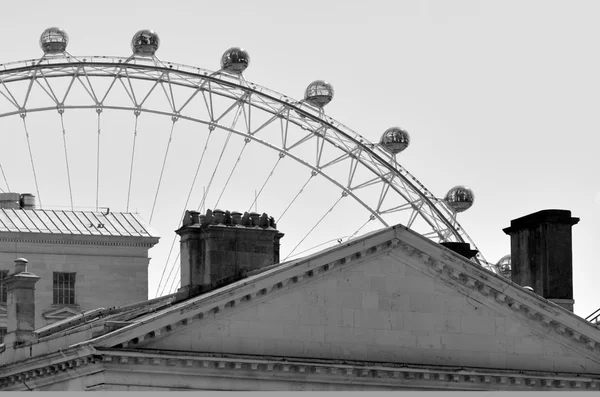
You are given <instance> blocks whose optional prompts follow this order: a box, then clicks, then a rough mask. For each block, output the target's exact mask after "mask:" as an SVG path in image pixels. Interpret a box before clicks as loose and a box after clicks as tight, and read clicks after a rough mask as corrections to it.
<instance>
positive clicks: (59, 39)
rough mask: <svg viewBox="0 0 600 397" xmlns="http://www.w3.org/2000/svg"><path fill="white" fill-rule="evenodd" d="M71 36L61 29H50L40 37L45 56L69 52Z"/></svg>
mask: <svg viewBox="0 0 600 397" xmlns="http://www.w3.org/2000/svg"><path fill="white" fill-rule="evenodd" d="M67 44H69V35H68V34H67V32H65V31H64V30H62V29H60V28H48V29H46V30H44V31H43V32H42V35H41V36H40V47H41V48H42V51H44V54H58V53H61V52H65V51H66V50H67Z"/></svg>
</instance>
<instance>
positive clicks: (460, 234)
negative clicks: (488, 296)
mask: <svg viewBox="0 0 600 397" xmlns="http://www.w3.org/2000/svg"><path fill="white" fill-rule="evenodd" d="M80 59H82V60H80ZM65 60H67V62H64V61H65ZM12 66H15V67H12ZM74 66H76V67H77V70H80V69H85V68H86V67H90V68H91V69H94V68H96V69H98V68H99V67H109V68H115V70H117V69H118V70H122V69H134V70H142V71H148V70H151V71H155V72H157V71H159V72H163V75H164V74H170V73H179V74H184V75H186V76H189V77H193V78H200V79H203V80H204V81H211V82H215V83H217V84H221V85H225V86H229V87H231V88H234V89H238V90H241V91H244V92H249V93H250V94H251V95H257V96H260V97H265V98H268V99H269V100H271V101H274V102H276V103H278V104H279V105H280V106H282V108H285V109H288V110H291V111H294V112H296V113H297V114H299V115H300V116H301V117H305V118H309V119H311V120H312V121H314V122H316V123H318V124H320V125H323V126H326V127H327V128H329V129H332V130H334V131H336V133H338V134H341V135H343V136H344V137H345V138H347V139H349V140H350V141H352V142H353V143H354V144H355V145H356V147H360V150H361V152H362V151H365V152H366V153H367V154H368V155H369V156H370V157H372V159H373V160H374V161H375V162H376V163H378V164H380V165H382V166H383V167H384V168H385V169H387V170H388V172H389V175H391V176H392V178H391V179H392V180H393V179H394V178H396V177H398V178H400V179H401V180H402V181H403V182H404V183H405V184H407V185H408V187H409V188H410V190H411V191H412V192H415V193H416V194H417V195H418V196H419V197H420V199H421V200H422V204H425V205H426V206H427V207H428V208H429V209H431V210H432V211H433V214H434V215H437V218H438V219H439V220H441V221H442V222H443V224H444V226H445V227H446V229H445V230H444V231H445V232H446V233H448V234H449V233H451V234H452V235H453V236H454V237H455V238H456V239H457V240H458V241H459V242H469V243H471V244H473V246H474V247H475V248H477V247H476V246H475V244H474V242H473V240H472V239H471V238H470V237H469V236H468V234H467V233H466V231H465V230H464V228H462V227H461V226H460V225H459V224H458V222H457V221H456V219H455V217H454V218H453V217H452V216H451V215H452V214H451V212H450V210H449V209H448V208H447V207H446V206H445V205H443V202H442V200H439V199H437V198H436V197H435V196H433V195H432V194H431V193H430V192H429V191H428V190H427V189H426V188H425V186H424V185H423V184H421V183H420V182H419V181H418V179H416V178H415V177H414V176H412V174H410V173H409V172H408V171H407V170H406V169H405V168H404V167H402V166H400V165H399V164H397V163H396V162H395V156H393V155H391V154H390V153H389V152H387V151H385V149H382V148H380V147H378V145H377V144H372V143H370V142H369V140H368V139H366V138H364V137H363V136H361V135H360V134H358V133H357V132H355V131H353V130H351V129H350V128H348V127H346V126H345V125H343V124H342V123H340V122H338V121H337V120H335V119H333V118H332V117H330V116H328V115H324V114H323V113H322V112H319V111H318V110H317V109H315V108H313V107H311V106H309V105H308V104H306V103H304V101H297V100H294V99H292V98H290V97H288V96H286V95H283V94H281V93H278V92H276V91H274V90H271V89H269V88H266V87H263V86H259V85H257V84H255V83H252V82H248V81H246V80H242V79H240V77H239V76H233V75H229V74H226V73H222V72H221V71H218V72H211V71H209V70H206V69H201V68H198V67H193V66H188V65H182V64H175V63H171V62H166V63H165V62H162V61H160V60H158V59H157V58H155V57H129V58H125V57H105V56H90V57H77V58H76V57H73V56H71V55H70V54H66V55H61V56H56V55H53V56H51V57H48V56H45V57H42V58H39V59H33V60H27V61H17V62H12V63H10V64H3V65H0V82H1V83H2V84H5V78H4V76H6V75H7V74H13V75H14V74H15V73H18V74H21V75H20V76H19V77H18V78H16V79H13V80H8V81H6V83H10V82H13V81H22V80H31V79H35V78H36V74H35V73H31V72H33V71H35V70H42V69H47V70H56V69H59V68H64V67H67V68H68V67H71V68H73V67H74ZM7 67H8V68H7ZM96 71H97V70H96ZM23 73H24V74H23ZM71 75H72V74H68V73H65V74H58V75H51V76H48V78H56V77H66V76H71ZM89 76H92V77H115V78H116V77H117V74H114V75H107V74H102V75H96V74H89ZM128 78H132V79H142V78H141V77H138V76H130V77H128ZM147 79H148V80H152V81H156V80H157V79H156V78H153V77H152V76H148V77H147ZM236 80H237V82H236ZM242 82H243V83H244V84H242ZM169 83H170V84H171V83H172V84H176V85H177V84H178V83H177V82H175V83H173V82H169ZM179 85H181V86H184V87H187V88H196V89H198V87H194V86H193V85H191V84H190V85H185V84H179ZM217 94H218V95H222V96H226V95H223V94H222V93H217ZM229 99H232V100H234V99H235V100H240V98H235V97H229ZM246 103H247V104H248V105H250V106H254V107H256V108H259V109H261V110H263V111H266V112H268V113H271V114H273V115H274V116H277V114H276V113H274V112H273V111H272V110H269V109H266V108H261V107H259V106H257V105H256V103H253V102H246ZM58 106H60V107H61V108H63V109H88V108H89V109H91V108H94V107H95V108H102V109H114V110H132V111H136V110H138V111H141V112H148V113H155V114H162V115H165V116H172V117H178V118H182V119H186V120H189V121H194V122H200V123H204V124H207V123H206V122H205V121H202V120H193V119H192V118H190V117H187V116H185V115H181V114H180V113H179V112H177V111H175V109H172V111H169V112H158V111H152V110H149V109H143V108H139V107H137V106H132V107H115V106H110V105H104V104H103V103H102V102H100V103H97V104H96V105H85V106H73V105H69V106H65V105H64V104H58V105H57V107H58ZM50 110H56V107H45V108H39V109H35V108H33V109H32V108H21V109H18V110H15V111H14V112H10V113H4V114H1V115H0V118H2V117H7V116H12V115H16V114H22V113H23V112H25V113H27V112H31V113H33V112H38V111H50ZM288 117H289V115H288ZM297 125H299V124H297ZM216 127H218V128H220V129H222V130H229V131H230V132H235V133H237V134H239V135H244V136H246V137H249V138H250V139H253V140H255V141H257V142H259V143H262V144H263V145H265V146H267V147H269V148H271V149H274V150H277V151H279V152H280V153H285V155H290V153H288V152H286V149H282V148H277V147H275V146H273V145H270V144H266V143H265V142H262V141H261V140H258V139H256V138H255V137H253V136H249V135H248V134H244V133H242V132H238V131H234V130H231V129H228V128H227V127H226V126H221V125H218V124H217V125H216ZM310 132H312V133H313V134H314V131H310ZM322 138H323V139H324V141H327V142H328V143H329V144H332V145H334V146H335V143H334V142H332V141H329V140H327V139H325V137H324V136H323V137H322ZM337 147H338V149H340V150H343V151H345V152H346V153H347V154H349V155H350V156H352V154H351V153H350V152H349V151H348V150H347V148H343V147H341V146H337ZM377 149H379V150H377ZM290 157H291V158H294V160H296V161H298V162H300V163H301V164H302V165H304V166H307V167H308V168H311V169H312V170H313V171H317V172H319V173H322V172H321V170H320V169H319V168H315V167H312V166H311V165H310V164H308V163H306V162H303V161H301V160H300V159H298V158H296V157H295V156H293V155H290ZM386 157H387V158H386ZM362 165H363V166H365V167H366V168H367V169H369V170H370V171H371V172H373V173H374V174H376V175H380V176H382V175H381V174H380V173H379V172H378V170H374V169H370V168H369V167H368V166H367V165H366V164H365V163H362ZM394 165H396V167H395V166H394ZM322 174H323V173H322ZM404 174H406V175H404ZM323 175H325V174H323ZM326 177H327V176H326ZM409 177H410V178H412V179H413V180H414V181H415V182H416V183H418V185H419V186H421V187H422V189H423V190H421V189H419V187H417V186H416V185H415V184H414V183H413V182H411V181H410V180H409ZM327 179H328V180H329V181H330V182H332V183H334V184H336V185H337V186H338V187H340V188H341V189H342V192H345V191H347V189H345V188H344V187H343V185H341V184H339V183H337V182H336V181H335V180H334V179H333V178H330V177H327ZM382 180H383V181H384V183H387V184H388V185H390V186H391V187H393V188H394V190H395V191H396V193H398V194H399V195H400V196H402V197H403V198H404V200H405V201H406V202H407V203H408V204H410V205H411V206H412V207H413V209H414V210H415V211H416V212H417V213H418V214H420V215H421V217H422V218H423V219H425V221H427V223H429V225H430V226H431V228H432V229H433V230H434V231H436V232H438V234H439V237H440V238H441V239H444V238H446V239H447V238H448V237H447V236H446V237H443V236H442V235H441V233H440V231H439V230H438V229H439V226H438V225H437V224H433V223H431V221H430V219H429V218H428V216H425V215H424V214H423V212H422V211H421V207H422V204H421V206H420V207H419V208H417V206H416V205H415V204H414V202H411V200H410V199H409V198H408V197H406V196H404V195H403V193H402V192H401V191H400V190H398V189H397V188H396V187H395V186H392V185H391V182H392V181H391V180H388V178H384V177H383V176H382ZM348 193H349V194H351V195H352V196H353V198H354V199H355V200H356V201H357V202H359V203H360V204H362V205H363V207H365V208H366V209H367V210H368V211H369V212H370V213H371V214H372V215H375V216H376V217H377V218H379V220H380V221H381V223H382V224H383V225H384V226H388V224H387V223H386V222H385V221H384V220H383V219H382V218H381V217H380V216H379V213H378V210H374V209H373V208H371V207H370V206H369V205H365V204H364V203H362V201H361V200H360V199H359V198H358V197H356V196H355V195H354V194H353V193H352V192H348ZM342 194H343V193H342ZM440 207H441V208H440ZM443 212H446V214H444V213H443ZM448 215H450V218H451V220H450V219H448ZM480 257H481V258H482V259H483V255H482V254H481V253H480ZM475 260H476V261H477V262H480V261H479V259H478V258H475ZM482 262H485V260H484V259H483V260H482ZM480 264H482V263H481V262H480Z"/></svg>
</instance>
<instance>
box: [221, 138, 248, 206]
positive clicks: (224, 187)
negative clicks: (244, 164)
mask: <svg viewBox="0 0 600 397" xmlns="http://www.w3.org/2000/svg"><path fill="white" fill-rule="evenodd" d="M249 142H250V140H249V139H248V140H247V141H244V146H242V150H240V154H239V155H238V158H237V160H236V161H235V164H234V165H233V169H232V170H231V172H230V173H229V176H228V177H227V181H226V182H225V186H223V189H222V190H221V194H219V198H218V199H217V202H216V203H215V206H214V208H217V207H218V205H219V202H220V201H221V197H223V193H225V189H226V188H227V186H229V181H230V180H231V177H232V176H233V173H234V172H235V170H236V168H237V166H238V164H239V162H240V159H241V158H242V154H243V153H244V150H245V149H246V146H248V143H249Z"/></svg>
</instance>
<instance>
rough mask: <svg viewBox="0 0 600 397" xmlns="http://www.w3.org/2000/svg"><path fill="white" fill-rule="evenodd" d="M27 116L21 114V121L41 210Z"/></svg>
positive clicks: (40, 198)
mask: <svg viewBox="0 0 600 397" xmlns="http://www.w3.org/2000/svg"><path fill="white" fill-rule="evenodd" d="M26 116H27V115H26V114H25V112H23V113H21V120H23V128H24V129H25V136H27V148H28V149H29V159H30V160H31V169H32V171H33V181H34V182H35V191H36V193H37V197H38V200H39V202H40V208H43V206H42V197H41V196H40V189H39V185H38V181H37V174H36V172H35V165H34V162H33V153H32V151H31V140H30V139H29V131H28V130H27V122H26V121H25V117H26Z"/></svg>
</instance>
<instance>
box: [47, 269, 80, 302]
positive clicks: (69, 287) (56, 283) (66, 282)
mask: <svg viewBox="0 0 600 397" xmlns="http://www.w3.org/2000/svg"><path fill="white" fill-rule="evenodd" d="M53 291H54V299H53V302H52V303H54V304H58V305H74V304H75V273H59V272H54V275H53Z"/></svg>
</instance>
